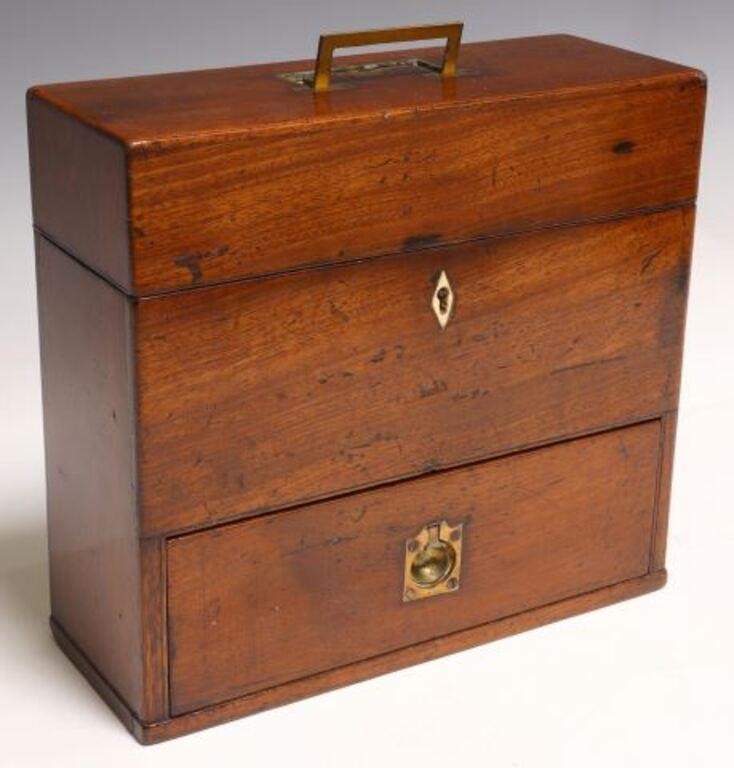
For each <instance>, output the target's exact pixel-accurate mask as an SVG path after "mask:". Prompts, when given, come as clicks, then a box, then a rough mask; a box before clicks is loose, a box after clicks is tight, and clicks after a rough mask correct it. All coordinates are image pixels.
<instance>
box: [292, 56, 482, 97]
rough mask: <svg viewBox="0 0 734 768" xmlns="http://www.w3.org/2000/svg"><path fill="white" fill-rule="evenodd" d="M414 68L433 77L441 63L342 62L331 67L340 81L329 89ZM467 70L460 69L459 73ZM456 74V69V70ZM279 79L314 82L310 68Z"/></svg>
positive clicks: (301, 84)
mask: <svg viewBox="0 0 734 768" xmlns="http://www.w3.org/2000/svg"><path fill="white" fill-rule="evenodd" d="M401 69H403V70H408V69H410V70H414V71H415V72H417V73H418V74H420V75H429V76H432V77H435V76H436V75H440V74H441V65H440V64H434V63H433V62H431V61H424V60H423V59H387V60H385V61H371V62H369V63H366V64H344V65H343V66H339V67H332V69H331V74H332V75H334V76H339V78H340V79H341V82H337V83H334V82H332V83H330V86H329V88H330V90H336V89H344V88H349V87H350V86H351V85H354V83H356V82H358V80H361V79H364V78H369V77H377V76H378V75H381V74H383V73H384V72H387V71H389V70H393V71H395V70H401ZM466 72H469V70H465V69H462V70H461V73H466ZM457 74H458V71H457ZM278 77H279V78H280V79H281V80H287V81H288V82H289V83H292V84H293V85H295V86H297V87H298V88H312V87H313V83H314V72H313V70H312V69H309V70H302V71H300V72H286V73H284V74H281V75H278Z"/></svg>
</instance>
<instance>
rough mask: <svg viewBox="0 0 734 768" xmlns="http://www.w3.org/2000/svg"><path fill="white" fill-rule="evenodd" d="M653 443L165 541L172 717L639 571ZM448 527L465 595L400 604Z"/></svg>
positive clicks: (577, 443)
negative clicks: (417, 563) (417, 558)
mask: <svg viewBox="0 0 734 768" xmlns="http://www.w3.org/2000/svg"><path fill="white" fill-rule="evenodd" d="M659 439H660V428H659V422H658V421H652V422H646V423H644V424H641V425H637V426H632V427H627V428H624V429H619V430H614V431H611V432H606V433H603V434H599V435H595V436H591V437H587V438H583V439H577V440H572V441H567V442H564V443H561V444H558V445H553V446H550V447H545V448H539V449H535V450H532V451H526V452H522V453H517V454H513V455H511V456H508V457H504V458H500V459H495V460H493V461H489V462H484V463H480V464H475V465H473V466H470V467H464V468H461V469H455V470H449V471H446V472H443V473H440V474H436V475H431V476H428V477H424V478H421V479H417V480H412V481H408V482H404V483H400V484H397V485H395V486H391V487H385V488H380V489H376V490H371V491H366V492H362V493H358V494H354V495H352V496H349V497H344V498H341V499H335V500H331V501H327V502H322V503H317V504H312V505H309V506H306V507H302V508H299V509H294V510H287V511H282V512H277V513H274V514H271V515H265V516H262V517H258V518H255V519H251V520H245V521H242V522H239V523H234V524H230V525H226V526H220V527H217V528H213V529H211V530H206V531H202V532H196V533H191V534H187V535H183V536H180V537H177V538H174V539H171V540H170V541H169V543H168V552H167V569H168V616H169V651H170V690H171V707H172V713H173V714H181V713H185V712H189V711H192V710H195V709H197V708H200V707H202V706H205V705H207V704H212V703H215V702H220V701H224V700H227V699H231V698H234V697H237V696H240V695H243V694H247V693H250V692H254V691H258V690H262V689H265V688H269V687H272V686H277V685H278V684H281V683H284V682H286V681H291V680H296V679H301V678H305V677H307V676H310V675H314V674H317V673H319V672H321V671H324V670H328V669H333V668H335V667H340V666H343V665H347V664H349V663H351V662H356V661H359V660H362V659H366V658H370V657H374V656H376V655H378V654H385V653H388V652H390V651H394V650H397V649H399V648H405V647H407V646H411V645H414V644H417V643H421V642H425V641H428V640H431V639H433V638H437V637H441V636H444V635H447V634H449V633H451V632H456V631H458V630H461V629H465V628H469V627H475V626H477V625H481V624H484V623H487V622H491V621H493V620H496V619H500V618H502V617H507V616H510V615H514V614H518V613H521V612H523V611H526V610H529V609H532V608H535V607H538V606H543V605H547V604H549V603H553V602H555V601H559V600H562V599H564V598H568V597H570V596H573V595H578V594H581V593H585V592H589V591H591V590H595V589H597V588H600V587H604V586H607V585H611V584H615V583H618V582H621V581H623V580H627V579H631V578H634V577H638V576H641V575H643V574H645V573H647V572H648V569H649V561H650V547H651V537H652V529H653V519H654V507H655V494H656V483H657V467H658V443H659ZM441 520H446V521H447V523H448V524H450V525H451V526H458V525H459V524H461V525H462V526H463V529H462V535H461V538H460V539H458V541H457V542H456V544H455V546H456V547H459V546H460V550H458V554H459V555H460V567H461V572H460V574H459V575H460V581H459V586H458V589H455V590H454V591H444V592H443V593H442V594H436V595H433V596H431V597H428V598H426V599H414V600H408V601H406V600H404V594H405V593H404V589H405V583H404V575H405V574H404V569H405V561H406V557H412V556H411V555H410V554H409V547H408V545H407V542H409V541H412V540H413V537H415V536H416V535H418V534H419V532H420V531H421V529H423V527H424V526H426V525H427V524H430V523H432V522H437V521H441ZM452 546H454V545H452ZM447 576H448V574H447Z"/></svg>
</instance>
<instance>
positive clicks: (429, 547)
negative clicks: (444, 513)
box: [403, 520, 463, 603]
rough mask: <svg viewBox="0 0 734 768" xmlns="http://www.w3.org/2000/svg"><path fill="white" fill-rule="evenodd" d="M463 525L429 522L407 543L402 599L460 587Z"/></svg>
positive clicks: (409, 600)
mask: <svg viewBox="0 0 734 768" xmlns="http://www.w3.org/2000/svg"><path fill="white" fill-rule="evenodd" d="M462 542H463V524H462V523H459V524H458V525H455V526H451V525H449V524H448V523H447V522H446V521H445V520H443V521H442V522H440V523H430V524H429V525H426V526H425V527H424V528H423V529H422V530H421V531H420V533H418V535H417V536H413V537H411V538H410V539H408V540H407V541H406V542H405V574H404V579H403V602H406V603H409V602H411V601H413V600H420V599H422V598H424V597H433V596H434V595H442V594H445V593H447V592H456V591H457V590H458V589H459V586H460V582H459V579H460V577H461V547H462Z"/></svg>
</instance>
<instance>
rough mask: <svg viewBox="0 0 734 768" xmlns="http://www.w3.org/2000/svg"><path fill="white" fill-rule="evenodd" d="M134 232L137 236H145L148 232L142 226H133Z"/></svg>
mask: <svg viewBox="0 0 734 768" xmlns="http://www.w3.org/2000/svg"><path fill="white" fill-rule="evenodd" d="M133 234H134V235H135V237H145V235H146V232H145V230H144V229H143V228H142V227H133Z"/></svg>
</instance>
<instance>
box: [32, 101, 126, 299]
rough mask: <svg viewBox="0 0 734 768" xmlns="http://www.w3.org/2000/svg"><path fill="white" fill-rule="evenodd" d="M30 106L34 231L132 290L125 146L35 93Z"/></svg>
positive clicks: (106, 277) (110, 280)
mask: <svg viewBox="0 0 734 768" xmlns="http://www.w3.org/2000/svg"><path fill="white" fill-rule="evenodd" d="M27 107H28V148H29V153H30V163H31V192H32V199H33V222H34V225H35V227H36V228H37V229H38V230H40V231H41V233H42V234H43V235H44V236H45V237H46V238H47V239H49V238H51V239H53V241H54V242H55V243H57V244H58V245H60V246H61V247H62V248H64V249H65V250H66V251H67V252H73V253H75V254H76V255H77V256H78V257H80V258H81V259H82V260H84V261H86V262H87V263H88V264H89V265H90V266H92V267H93V268H94V270H95V271H96V272H97V273H98V274H100V275H102V276H103V277H104V278H105V279H106V280H108V281H109V282H111V283H113V284H114V285H118V286H129V285H130V282H131V264H130V258H129V253H130V241H129V236H128V223H127V211H128V200H127V166H126V159H125V149H124V147H123V146H122V145H120V144H119V142H117V141H115V140H113V139H112V138H110V137H109V136H106V135H104V134H103V133H100V132H98V131H95V130H94V129H92V128H90V127H89V126H87V125H84V124H81V123H79V122H77V121H75V120H73V119H72V118H71V117H70V116H69V115H66V114H64V113H62V112H59V111H58V110H57V109H55V108H54V107H53V106H52V105H50V104H48V103H47V102H44V101H42V100H40V99H37V98H35V96H34V95H33V94H32V93H29V95H28V104H27Z"/></svg>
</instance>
